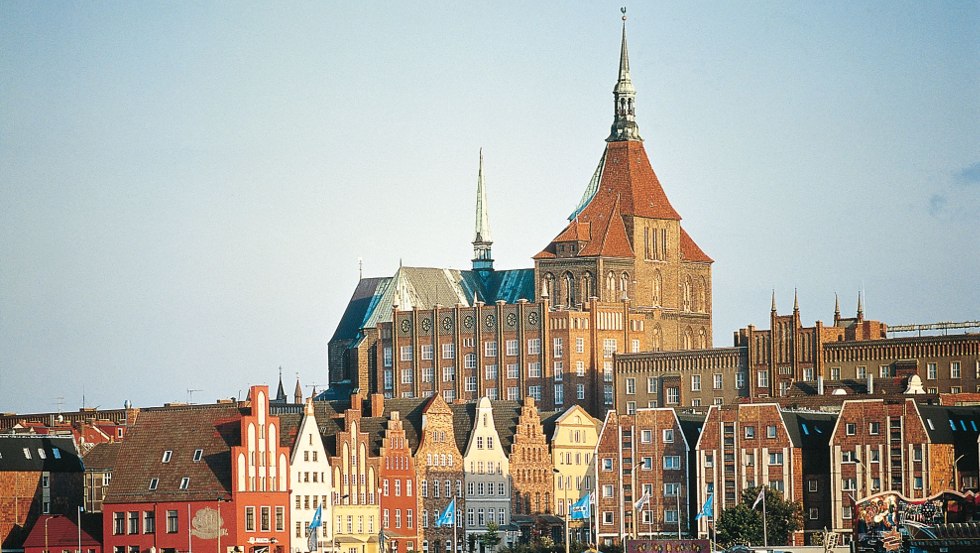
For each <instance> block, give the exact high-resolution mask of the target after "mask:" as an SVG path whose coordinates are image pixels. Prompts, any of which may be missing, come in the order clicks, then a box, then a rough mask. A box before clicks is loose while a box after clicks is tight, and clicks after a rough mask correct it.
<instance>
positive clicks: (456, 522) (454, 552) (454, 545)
mask: <svg viewBox="0 0 980 553" xmlns="http://www.w3.org/2000/svg"><path fill="white" fill-rule="evenodd" d="M763 509H765V506H763ZM458 523H459V521H458V520H456V494H453V553H459V549H457V548H458V547H459V545H458V544H457V543H456V528H457V527H458V526H459V524H458Z"/></svg>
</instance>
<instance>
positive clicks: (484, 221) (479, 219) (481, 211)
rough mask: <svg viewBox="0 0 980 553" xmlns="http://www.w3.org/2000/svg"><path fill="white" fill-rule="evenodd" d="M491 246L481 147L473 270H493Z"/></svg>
mask: <svg viewBox="0 0 980 553" xmlns="http://www.w3.org/2000/svg"><path fill="white" fill-rule="evenodd" d="M492 246H493V238H492V237H491V235H490V212H489V210H488V209H487V189H486V186H485V185H484V182H483V148H480V169H479V171H478V172H477V176H476V228H475V233H474V237H473V270H474V271H492V270H493V254H492V252H491V248H492Z"/></svg>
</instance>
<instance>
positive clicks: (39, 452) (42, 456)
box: [37, 447, 48, 459]
mask: <svg viewBox="0 0 980 553" xmlns="http://www.w3.org/2000/svg"><path fill="white" fill-rule="evenodd" d="M37 458H38V459H47V458H48V454H47V453H45V452H44V450H43V449H41V448H40V447H39V448H37Z"/></svg>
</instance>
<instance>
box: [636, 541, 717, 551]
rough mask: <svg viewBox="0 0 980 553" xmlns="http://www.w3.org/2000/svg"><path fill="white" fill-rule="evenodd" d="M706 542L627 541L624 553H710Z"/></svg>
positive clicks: (709, 547)
mask: <svg viewBox="0 0 980 553" xmlns="http://www.w3.org/2000/svg"><path fill="white" fill-rule="evenodd" d="M710 552H711V546H710V544H709V541H708V540H629V541H628V542H626V553H710Z"/></svg>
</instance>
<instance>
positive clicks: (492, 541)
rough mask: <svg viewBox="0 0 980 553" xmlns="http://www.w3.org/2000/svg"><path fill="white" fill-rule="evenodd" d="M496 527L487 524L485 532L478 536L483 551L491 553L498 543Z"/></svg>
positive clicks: (492, 524)
mask: <svg viewBox="0 0 980 553" xmlns="http://www.w3.org/2000/svg"><path fill="white" fill-rule="evenodd" d="M497 528H498V526H497V525H496V524H494V523H493V522H490V523H488V524H487V531H486V532H485V533H484V534H482V535H481V536H480V543H481V544H483V548H484V550H485V551H493V550H494V549H496V548H497V544H498V543H500V535H499V534H498V533H497Z"/></svg>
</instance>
